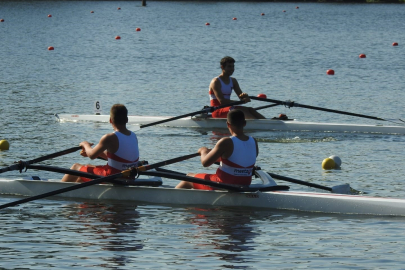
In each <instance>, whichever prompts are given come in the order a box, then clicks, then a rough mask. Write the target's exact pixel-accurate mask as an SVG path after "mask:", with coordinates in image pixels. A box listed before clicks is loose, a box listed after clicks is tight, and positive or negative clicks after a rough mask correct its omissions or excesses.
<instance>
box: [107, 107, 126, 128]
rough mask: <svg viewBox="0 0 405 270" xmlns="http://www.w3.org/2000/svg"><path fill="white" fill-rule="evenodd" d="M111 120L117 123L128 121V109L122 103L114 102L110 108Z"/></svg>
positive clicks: (121, 123)
mask: <svg viewBox="0 0 405 270" xmlns="http://www.w3.org/2000/svg"><path fill="white" fill-rule="evenodd" d="M110 120H111V122H112V123H114V124H116V125H125V124H126V123H128V110H127V108H126V107H125V106H124V105H122V104H114V105H113V106H112V107H111V110H110Z"/></svg>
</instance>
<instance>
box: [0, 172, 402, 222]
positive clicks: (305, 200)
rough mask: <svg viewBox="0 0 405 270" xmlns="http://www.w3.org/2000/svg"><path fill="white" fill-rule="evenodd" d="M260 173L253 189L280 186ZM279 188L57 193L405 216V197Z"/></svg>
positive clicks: (106, 188)
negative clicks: (262, 188) (231, 190)
mask: <svg viewBox="0 0 405 270" xmlns="http://www.w3.org/2000/svg"><path fill="white" fill-rule="evenodd" d="M256 175H257V176H259V178H260V179H261V180H262V182H263V183H261V184H252V185H251V188H256V189H257V188H260V187H263V186H265V187H269V186H274V185H276V183H275V182H274V180H273V179H272V178H271V177H270V176H269V175H268V174H267V173H265V172H263V171H260V170H257V171H256ZM136 181H138V180H135V182H136ZM149 181H151V182H152V183H151V184H160V182H159V181H160V178H158V177H154V178H150V180H149ZM71 185H76V184H75V183H62V182H59V181H42V180H7V179H0V194H12V195H23V196H33V195H38V194H43V193H45V192H50V191H54V190H57V189H61V188H64V187H68V186H71ZM278 187H281V186H278ZM275 189H278V190H274V191H263V192H260V191H256V192H230V191H222V190H217V191H206V190H185V189H174V188H172V187H167V186H156V187H152V186H117V185H112V184H100V185H93V186H89V187H86V188H80V189H77V190H74V191H69V192H66V193H62V194H59V195H57V196H60V197H65V198H79V199H94V200H101V199H102V200H122V201H126V202H129V201H133V202H137V203H150V204H170V205H186V206H190V205H195V206H234V207H235V206H236V207H254V208H262V209H282V210H297V211H309V212H323V213H340V214H368V215H398V216H405V200H402V199H392V198H377V197H369V196H359V195H341V194H329V193H328V194H326V193H315V192H303V191H301V192H296V191H288V190H279V188H275Z"/></svg>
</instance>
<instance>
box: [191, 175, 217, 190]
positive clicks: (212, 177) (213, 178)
mask: <svg viewBox="0 0 405 270" xmlns="http://www.w3.org/2000/svg"><path fill="white" fill-rule="evenodd" d="M194 177H196V178H200V179H204V180H206V181H211V182H221V180H219V178H218V176H217V175H216V174H207V173H198V174H196V175H195V176H194ZM193 188H194V189H203V190H215V188H213V187H210V186H206V185H203V184H197V183H193Z"/></svg>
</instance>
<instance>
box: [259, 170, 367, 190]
mask: <svg viewBox="0 0 405 270" xmlns="http://www.w3.org/2000/svg"><path fill="white" fill-rule="evenodd" d="M267 173H268V174H269V175H270V176H271V177H273V178H274V179H278V180H283V181H287V182H291V183H295V184H299V185H304V186H307V187H313V188H318V189H322V190H327V191H329V192H332V193H338V194H360V193H361V192H360V191H358V190H355V189H353V188H351V187H350V185H349V184H343V185H338V186H334V187H326V186H322V185H318V184H314V183H309V182H305V181H302V180H298V179H294V178H290V177H287V176H282V175H278V174H275V173H271V172H267Z"/></svg>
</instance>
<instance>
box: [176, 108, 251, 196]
mask: <svg viewBox="0 0 405 270" xmlns="http://www.w3.org/2000/svg"><path fill="white" fill-rule="evenodd" d="M227 125H228V129H229V132H230V133H231V135H232V136H231V137H227V138H222V139H221V140H219V141H218V143H217V144H216V145H215V147H214V148H213V149H208V148H207V147H201V148H200V149H198V153H200V155H201V164H202V165H203V166H204V167H208V166H211V165H212V164H213V163H214V162H216V161H220V166H219V168H218V169H217V171H216V173H215V174H205V173H198V174H195V173H189V174H187V175H188V176H192V177H197V178H201V179H204V180H207V181H213V182H219V183H225V184H232V185H239V186H249V185H250V183H251V182H252V173H253V167H254V165H255V163H256V157H257V155H258V154H259V147H258V145H257V141H256V140H255V139H254V138H253V137H250V136H247V135H245V134H244V132H243V128H244V126H245V125H246V120H245V115H244V113H243V112H242V111H241V110H238V109H234V110H232V111H230V112H229V113H228V116H227ZM176 188H188V189H190V188H194V189H205V190H213V188H212V187H209V186H206V185H201V184H196V183H191V182H186V181H182V182H180V183H179V184H178V185H177V186H176Z"/></svg>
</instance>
